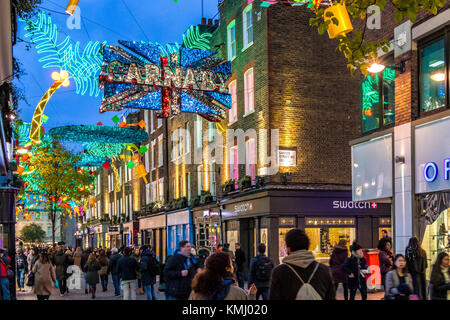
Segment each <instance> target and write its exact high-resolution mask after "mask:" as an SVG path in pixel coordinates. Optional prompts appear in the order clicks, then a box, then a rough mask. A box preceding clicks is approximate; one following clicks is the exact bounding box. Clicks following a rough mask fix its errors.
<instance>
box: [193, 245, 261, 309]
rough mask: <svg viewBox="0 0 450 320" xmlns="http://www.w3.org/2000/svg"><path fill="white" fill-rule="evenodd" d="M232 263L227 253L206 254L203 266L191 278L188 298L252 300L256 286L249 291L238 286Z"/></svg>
mask: <svg viewBox="0 0 450 320" xmlns="http://www.w3.org/2000/svg"><path fill="white" fill-rule="evenodd" d="M233 272H234V270H233V263H232V261H231V258H230V256H229V255H228V254H227V253H223V252H216V253H213V254H211V255H210V256H208V258H206V261H205V268H204V269H203V271H201V272H200V273H197V274H196V275H195V277H194V279H193V280H192V291H191V294H190V296H189V300H254V299H255V298H256V296H255V294H256V291H257V289H256V286H255V285H254V284H253V285H252V286H251V287H250V290H249V292H248V293H247V292H245V290H244V289H241V288H239V286H238V285H237V284H236V282H235V280H234V275H233Z"/></svg>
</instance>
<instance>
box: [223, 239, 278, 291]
mask: <svg viewBox="0 0 450 320" xmlns="http://www.w3.org/2000/svg"><path fill="white" fill-rule="evenodd" d="M223 252H225V251H223ZM258 252H259V253H258V255H257V256H256V257H254V258H253V259H252V260H251V261H250V267H249V271H248V285H249V286H251V285H252V284H255V286H256V288H257V289H258V290H257V292H256V300H259V297H260V296H262V299H263V300H268V299H269V288H270V274H271V273H272V269H273V268H274V265H273V262H272V259H270V258H269V257H268V256H266V255H265V252H266V245H265V244H264V243H261V244H259V246H258Z"/></svg>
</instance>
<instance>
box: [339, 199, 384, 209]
mask: <svg viewBox="0 0 450 320" xmlns="http://www.w3.org/2000/svg"><path fill="white" fill-rule="evenodd" d="M376 208H378V205H377V203H376V202H354V201H340V200H335V201H333V209H376Z"/></svg>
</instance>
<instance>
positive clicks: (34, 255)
mask: <svg viewBox="0 0 450 320" xmlns="http://www.w3.org/2000/svg"><path fill="white" fill-rule="evenodd" d="M38 260H39V248H38V247H32V248H31V249H30V253H29V254H28V256H27V264H28V275H27V286H30V287H33V285H34V273H33V267H34V265H35V264H36V262H37V261H38Z"/></svg>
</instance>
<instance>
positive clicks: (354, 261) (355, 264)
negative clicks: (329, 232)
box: [342, 241, 370, 300]
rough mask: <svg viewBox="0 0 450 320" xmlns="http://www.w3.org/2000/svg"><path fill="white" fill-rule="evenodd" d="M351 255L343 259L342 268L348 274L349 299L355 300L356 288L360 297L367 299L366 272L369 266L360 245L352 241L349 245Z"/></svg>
mask: <svg viewBox="0 0 450 320" xmlns="http://www.w3.org/2000/svg"><path fill="white" fill-rule="evenodd" d="M350 250H351V252H352V254H351V256H350V257H349V258H347V259H345V262H344V264H343V265H342V270H343V271H344V272H345V273H346V274H347V275H348V288H349V290H350V300H355V295H356V290H359V292H360V293H361V299H362V300H367V284H366V277H365V275H366V274H369V273H370V271H369V266H368V265H367V263H366V259H364V255H363V250H362V247H361V246H360V245H359V244H358V243H356V241H354V242H353V244H352V245H351V246H350Z"/></svg>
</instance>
